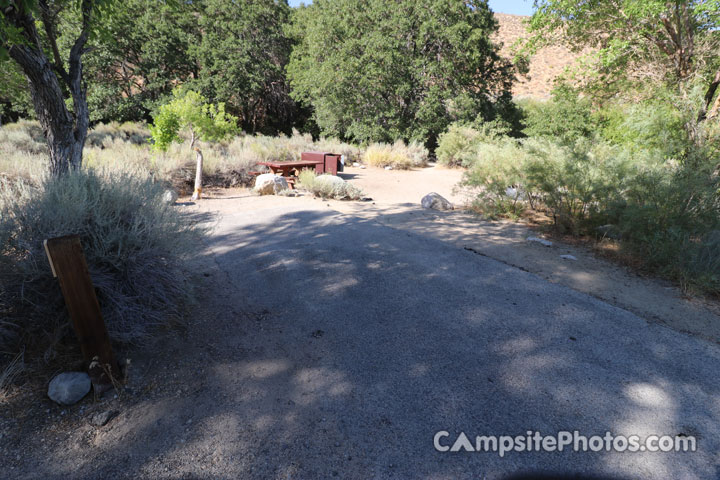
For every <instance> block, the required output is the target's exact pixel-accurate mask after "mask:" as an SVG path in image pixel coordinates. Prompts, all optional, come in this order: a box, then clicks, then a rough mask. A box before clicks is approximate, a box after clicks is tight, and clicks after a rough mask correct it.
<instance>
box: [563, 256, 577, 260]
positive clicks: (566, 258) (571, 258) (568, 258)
mask: <svg viewBox="0 0 720 480" xmlns="http://www.w3.org/2000/svg"><path fill="white" fill-rule="evenodd" d="M560 258H562V259H563V260H577V257H576V256H575V255H560Z"/></svg>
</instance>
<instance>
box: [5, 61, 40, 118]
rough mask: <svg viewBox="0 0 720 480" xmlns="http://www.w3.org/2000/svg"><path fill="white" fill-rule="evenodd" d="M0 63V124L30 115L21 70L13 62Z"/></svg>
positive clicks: (28, 101)
mask: <svg viewBox="0 0 720 480" xmlns="http://www.w3.org/2000/svg"><path fill="white" fill-rule="evenodd" d="M0 65H2V68H0V125H2V124H3V123H7V122H8V121H10V120H17V119H18V118H20V117H26V118H27V117H30V116H32V114H33V113H32V110H33V107H32V102H31V100H30V94H29V92H28V88H27V79H25V77H24V76H23V74H22V71H21V70H20V68H19V67H18V66H17V65H16V64H14V63H10V62H4V63H0Z"/></svg>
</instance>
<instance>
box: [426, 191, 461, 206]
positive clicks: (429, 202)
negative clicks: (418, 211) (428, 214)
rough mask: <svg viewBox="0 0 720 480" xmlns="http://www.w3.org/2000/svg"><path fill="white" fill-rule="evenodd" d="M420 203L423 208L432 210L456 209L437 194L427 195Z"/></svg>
mask: <svg viewBox="0 0 720 480" xmlns="http://www.w3.org/2000/svg"><path fill="white" fill-rule="evenodd" d="M420 203H421V204H422V206H423V208H430V209H432V210H452V209H454V208H455V207H454V206H453V204H452V203H450V202H449V201H448V200H447V199H446V198H444V197H443V196H442V195H440V194H438V193H435V192H432V193H428V194H427V195H425V196H424V197H423V199H422V202H420Z"/></svg>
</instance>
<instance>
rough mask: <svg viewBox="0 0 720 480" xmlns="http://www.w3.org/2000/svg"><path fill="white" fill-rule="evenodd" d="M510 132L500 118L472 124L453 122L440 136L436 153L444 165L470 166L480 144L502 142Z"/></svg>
mask: <svg viewBox="0 0 720 480" xmlns="http://www.w3.org/2000/svg"><path fill="white" fill-rule="evenodd" d="M509 133H510V128H509V126H508V125H507V124H506V123H505V122H502V121H500V120H493V121H491V122H480V123H475V124H471V125H468V124H463V123H453V124H452V125H450V127H448V129H447V131H446V132H445V133H443V134H441V135H440V137H439V138H438V147H437V150H435V154H436V155H437V159H438V162H440V163H441V164H443V165H447V166H468V165H469V164H471V163H472V162H473V161H474V159H475V157H476V154H477V152H476V150H477V147H478V145H480V144H483V143H485V144H488V143H497V142H502V141H503V140H504V139H505V138H506V137H507V135H508V134H509Z"/></svg>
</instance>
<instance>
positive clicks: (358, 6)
mask: <svg viewBox="0 0 720 480" xmlns="http://www.w3.org/2000/svg"><path fill="white" fill-rule="evenodd" d="M496 30H497V22H496V20H495V18H494V16H493V14H492V12H491V11H490V9H489V7H488V4H487V1H483V0H467V1H461V0H427V1H423V2H417V1H415V0H397V1H393V2H388V1H386V0H317V1H315V2H313V4H312V5H310V6H307V7H304V8H300V9H298V10H297V11H296V12H295V13H294V19H293V27H292V32H293V35H294V36H295V38H296V39H297V41H298V44H297V45H296V47H295V48H294V49H293V52H292V55H291V58H290V63H289V65H288V69H287V71H288V77H289V80H290V83H291V87H292V95H293V96H294V97H295V98H296V99H297V100H299V101H302V102H304V103H305V104H308V105H312V107H313V108H314V111H315V113H314V119H315V121H316V122H317V124H318V126H319V127H320V129H321V131H322V132H323V133H324V134H326V135H334V136H343V137H346V138H353V139H355V140H359V141H385V142H387V141H393V140H395V139H399V138H402V139H405V140H411V139H412V140H420V141H423V142H427V143H428V144H429V145H432V144H434V142H435V139H436V138H437V136H438V135H439V134H440V133H441V132H442V131H444V130H445V129H446V127H447V126H448V125H449V124H450V123H451V122H453V121H457V120H460V121H474V120H475V118H476V117H477V116H478V115H481V116H482V117H483V118H484V119H486V120H492V119H493V117H494V116H495V115H496V112H497V109H496V107H497V106H498V105H505V106H507V105H509V104H510V103H511V102H510V100H511V95H510V87H511V85H512V81H513V71H512V68H513V67H512V65H511V64H510V63H509V62H507V61H505V60H503V59H502V58H501V57H500V56H499V54H498V48H499V46H498V45H497V44H495V43H493V41H492V40H491V38H490V37H491V35H492V34H493V33H494V32H495V31H496Z"/></svg>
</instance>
